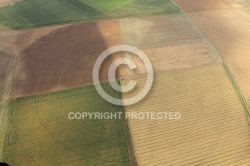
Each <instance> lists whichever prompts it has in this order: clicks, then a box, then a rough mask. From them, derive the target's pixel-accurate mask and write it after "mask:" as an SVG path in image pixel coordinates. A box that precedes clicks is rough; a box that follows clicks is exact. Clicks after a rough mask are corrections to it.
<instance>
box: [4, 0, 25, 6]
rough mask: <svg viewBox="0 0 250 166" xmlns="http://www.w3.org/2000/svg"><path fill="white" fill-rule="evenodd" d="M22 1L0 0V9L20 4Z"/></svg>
mask: <svg viewBox="0 0 250 166" xmlns="http://www.w3.org/2000/svg"><path fill="white" fill-rule="evenodd" d="M21 1H22V0H1V1H0V7H4V6H8V5H11V4H13V5H15V3H17V2H21Z"/></svg>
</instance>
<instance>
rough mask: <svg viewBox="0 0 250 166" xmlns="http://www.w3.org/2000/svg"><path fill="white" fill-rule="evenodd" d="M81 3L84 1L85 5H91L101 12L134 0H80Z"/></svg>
mask: <svg viewBox="0 0 250 166" xmlns="http://www.w3.org/2000/svg"><path fill="white" fill-rule="evenodd" d="M80 1H81V2H83V3H86V4H87V5H89V6H91V7H92V8H95V9H97V10H100V11H102V12H108V11H112V10H115V9H117V8H120V7H122V6H124V5H127V4H129V3H131V2H133V1H134V0H116V1H112V0H106V1H103V0H80Z"/></svg>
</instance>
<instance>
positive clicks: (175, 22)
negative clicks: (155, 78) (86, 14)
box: [119, 14, 221, 76]
mask: <svg viewBox="0 0 250 166" xmlns="http://www.w3.org/2000/svg"><path fill="white" fill-rule="evenodd" d="M120 28H121V32H122V38H123V42H124V44H128V45H132V46H135V47H137V48H139V49H141V50H142V51H143V52H144V53H145V54H146V55H147V56H148V58H149V59H150V60H151V62H152V65H153V68H154V70H155V71H169V70H176V69H183V68H192V67H197V66H202V65H204V64H211V63H220V62H221V60H220V57H218V55H217V54H216V53H215V52H214V50H213V49H212V48H211V47H210V45H209V44H207V42H206V41H205V40H204V38H203V37H202V36H201V35H200V34H199V33H198V32H197V31H196V29H195V28H194V27H193V26H192V24H191V23H190V22H189V20H188V19H187V18H186V17H185V16H184V15H183V14H174V15H165V16H155V17H150V16H148V17H139V18H127V19H121V20H120ZM123 56H125V57H129V58H130V59H132V60H133V61H134V62H135V63H136V65H137V69H135V70H133V71H130V70H126V68H125V67H123V68H120V70H119V72H120V74H121V76H134V75H138V74H144V73H145V66H144V64H143V63H142V61H141V60H140V59H139V58H138V57H136V56H134V55H128V54H126V55H123Z"/></svg>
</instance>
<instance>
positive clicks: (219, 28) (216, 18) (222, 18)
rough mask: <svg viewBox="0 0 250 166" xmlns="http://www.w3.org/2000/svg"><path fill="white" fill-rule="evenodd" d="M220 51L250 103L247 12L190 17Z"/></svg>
mask: <svg viewBox="0 0 250 166" xmlns="http://www.w3.org/2000/svg"><path fill="white" fill-rule="evenodd" d="M190 16H191V18H192V19H193V20H194V21H195V23H196V24H197V25H198V26H199V27H200V28H201V30H202V31H203V32H204V33H205V34H206V35H207V37H208V38H209V39H210V40H211V42H212V43H213V44H214V45H215V46H216V47H217V48H218V49H219V51H220V52H221V54H222V55H223V57H224V58H225V60H226V63H227V64H228V66H229V68H230V69H231V71H232V73H233V75H234V77H235V79H236V81H237V83H238V84H239V86H240V88H241V90H242V91H243V94H244V95H245V97H246V98H248V99H250V86H249V85H250V56H249V52H250V47H249V43H250V14H249V13H247V11H246V10H225V11H213V12H199V13H190Z"/></svg>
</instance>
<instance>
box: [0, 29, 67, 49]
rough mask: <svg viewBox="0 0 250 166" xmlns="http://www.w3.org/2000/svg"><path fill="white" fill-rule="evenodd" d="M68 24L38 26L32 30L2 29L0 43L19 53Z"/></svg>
mask: <svg viewBox="0 0 250 166" xmlns="http://www.w3.org/2000/svg"><path fill="white" fill-rule="evenodd" d="M65 26H67V25H58V26H51V27H45V28H37V29H30V30H18V31H12V30H11V31H10V30H9V31H0V45H1V46H2V47H4V48H6V49H8V50H11V51H12V52H15V53H17V54H19V53H20V52H21V51H23V50H24V49H25V48H26V47H28V46H29V45H31V44H32V43H33V42H35V41H36V40H38V39H39V38H41V37H42V36H45V35H47V34H49V33H50V32H52V31H55V30H57V29H59V28H63V27H65Z"/></svg>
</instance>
